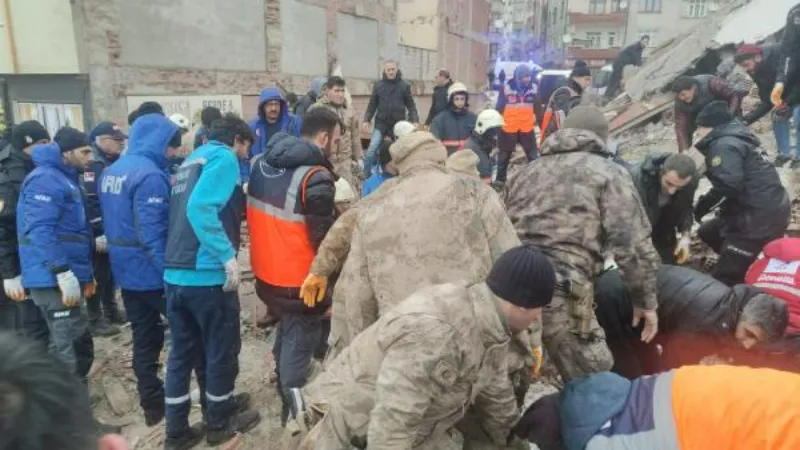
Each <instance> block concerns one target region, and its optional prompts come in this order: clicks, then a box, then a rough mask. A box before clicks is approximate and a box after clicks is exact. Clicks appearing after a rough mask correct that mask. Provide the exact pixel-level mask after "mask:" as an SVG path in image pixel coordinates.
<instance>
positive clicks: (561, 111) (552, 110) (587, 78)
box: [541, 60, 592, 145]
mask: <svg viewBox="0 0 800 450" xmlns="http://www.w3.org/2000/svg"><path fill="white" fill-rule="evenodd" d="M591 85H592V72H591V71H589V66H587V65H586V61H581V60H578V61H575V67H574V68H573V69H572V72H571V73H570V74H569V81H567V82H566V84H564V85H563V86H561V87H559V88H558V89H556V90H555V91H554V92H553V94H552V95H551V96H550V100H548V102H547V109H546V110H545V112H544V118H543V120H542V138H541V144H542V145H544V140H545V139H547V137H548V136H550V135H551V134H553V133H555V132H556V131H558V130H559V129H561V124H562V123H564V119H566V118H567V116H568V115H569V112H570V111H572V109H573V108H576V107H577V106H578V105H580V104H581V99H582V98H583V92H584V91H585V90H586V89H588V88H589V86H591Z"/></svg>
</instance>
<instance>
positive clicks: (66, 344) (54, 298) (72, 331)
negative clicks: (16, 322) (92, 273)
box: [31, 288, 91, 374]
mask: <svg viewBox="0 0 800 450" xmlns="http://www.w3.org/2000/svg"><path fill="white" fill-rule="evenodd" d="M31 299H33V302H34V303H35V304H36V306H38V307H39V310H40V311H41V312H42V315H43V316H44V319H45V321H46V322H47V328H48V329H49V331H50V345H49V350H50V353H51V354H52V355H53V356H55V357H56V358H58V359H59V360H60V361H61V362H62V363H64V364H66V365H67V367H69V368H70V369H71V370H72V371H73V372H74V373H77V374H80V373H81V372H83V371H84V370H85V369H86V368H85V367H83V365H84V363H85V362H84V361H82V359H83V358H81V361H79V356H81V355H82V354H84V353H86V351H85V350H84V349H83V346H82V344H83V343H85V333H87V327H88V325H89V323H88V322H89V318H88V315H87V313H86V306H85V302H84V301H83V299H81V302H80V306H77V307H75V308H67V307H65V306H64V303H63V302H62V300H61V291H59V290H58V288H46V289H31ZM89 340H90V341H91V339H89ZM76 343H78V344H79V345H78V348H77V349H76V348H75V346H76ZM86 345H88V343H87V344H86ZM79 363H80V364H79ZM86 372H87V373H88V370H86Z"/></svg>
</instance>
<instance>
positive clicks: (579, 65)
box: [569, 59, 592, 78]
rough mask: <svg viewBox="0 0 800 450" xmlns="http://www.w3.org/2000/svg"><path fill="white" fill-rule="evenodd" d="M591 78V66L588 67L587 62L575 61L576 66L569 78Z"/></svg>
mask: <svg viewBox="0 0 800 450" xmlns="http://www.w3.org/2000/svg"><path fill="white" fill-rule="evenodd" d="M590 76H592V71H591V70H589V66H588V65H586V61H583V60H580V59H579V60H577V61H575V66H574V67H573V68H572V72H571V73H570V74H569V77H570V78H576V77H590Z"/></svg>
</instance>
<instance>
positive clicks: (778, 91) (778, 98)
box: [769, 83, 783, 106]
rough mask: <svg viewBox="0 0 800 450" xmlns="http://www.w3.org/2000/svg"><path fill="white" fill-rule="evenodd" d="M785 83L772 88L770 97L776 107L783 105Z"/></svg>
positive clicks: (776, 84)
mask: <svg viewBox="0 0 800 450" xmlns="http://www.w3.org/2000/svg"><path fill="white" fill-rule="evenodd" d="M782 97H783V83H775V87H774V88H772V95H770V96H769V99H770V101H772V104H773V105H774V106H778V105H780V104H781V103H783V100H782Z"/></svg>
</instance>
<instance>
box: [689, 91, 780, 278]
mask: <svg viewBox="0 0 800 450" xmlns="http://www.w3.org/2000/svg"><path fill="white" fill-rule="evenodd" d="M697 127H698V129H697V134H698V138H699V141H698V142H697V143H696V144H695V147H696V148H697V149H698V150H699V151H700V152H701V153H702V154H703V156H705V164H706V176H707V177H708V180H709V181H710V182H711V190H710V191H708V193H706V194H705V195H703V196H702V197H700V199H699V200H698V201H697V204H696V205H695V208H694V218H695V220H697V222H701V220H702V219H703V217H705V216H706V215H707V214H708V213H709V212H711V210H712V209H714V208H715V207H716V205H717V204H719V203H722V206H721V207H720V212H719V214H718V215H717V217H715V218H714V219H711V220H709V221H706V222H704V223H703V224H702V226H701V227H700V229H699V230H698V231H697V234H698V235H699V236H700V239H702V240H703V242H705V243H706V244H708V246H709V247H711V248H712V249H713V250H714V251H715V252H716V253H717V254H719V255H720V257H719V262H717V265H716V267H714V270H713V271H712V272H711V275H713V276H714V278H716V279H718V280H720V281H722V282H723V283H725V284H727V285H728V286H733V285H735V284H738V283H742V282H743V281H744V276H745V273H747V269H748V268H749V267H750V264H752V263H753V261H755V259H756V257H758V254H759V252H761V249H762V248H763V247H764V245H765V244H766V243H767V242H770V241H771V240H773V239H776V238H779V237H781V236H783V233H784V231H786V227H787V226H788V225H789V215H790V208H791V205H790V203H789V194H788V193H787V192H786V189H785V188H784V187H783V185H782V184H781V180H780V177H779V176H778V172H777V171H776V170H775V167H774V166H773V165H772V164H770V163H769V162H767V161H765V160H764V158H763V157H762V156H761V154H760V150H759V147H760V146H761V141H759V140H758V138H757V137H756V136H755V135H754V134H753V133H752V132H751V131H750V130H749V129H748V128H747V127H746V126H745V125H744V124H743V123H742V122H740V121H738V120H735V119H734V117H733V115H732V114H731V113H730V110H729V109H728V104H727V103H725V102H721V101H715V102H712V103H709V104H708V106H706V107H705V108H703V110H702V111H701V112H700V114H699V115H698V116H697Z"/></svg>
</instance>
